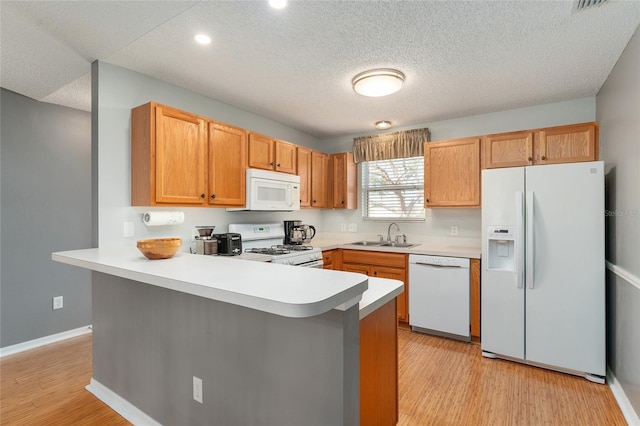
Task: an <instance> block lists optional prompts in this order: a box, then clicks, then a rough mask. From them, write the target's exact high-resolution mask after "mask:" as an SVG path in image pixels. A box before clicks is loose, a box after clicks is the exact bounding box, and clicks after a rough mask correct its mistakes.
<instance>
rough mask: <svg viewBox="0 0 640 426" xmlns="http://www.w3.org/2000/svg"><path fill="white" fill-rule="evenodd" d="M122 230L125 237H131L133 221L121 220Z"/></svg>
mask: <svg viewBox="0 0 640 426" xmlns="http://www.w3.org/2000/svg"><path fill="white" fill-rule="evenodd" d="M122 232H123V234H124V237H125V238H131V237H133V222H122Z"/></svg>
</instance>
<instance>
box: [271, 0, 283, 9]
mask: <svg viewBox="0 0 640 426" xmlns="http://www.w3.org/2000/svg"><path fill="white" fill-rule="evenodd" d="M269 6H271V7H272V8H274V9H284V8H285V7H287V0H269Z"/></svg>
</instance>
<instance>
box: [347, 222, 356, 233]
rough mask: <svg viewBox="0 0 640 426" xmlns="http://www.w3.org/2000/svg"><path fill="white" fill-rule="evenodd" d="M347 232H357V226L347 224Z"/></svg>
mask: <svg viewBox="0 0 640 426" xmlns="http://www.w3.org/2000/svg"><path fill="white" fill-rule="evenodd" d="M349 232H358V224H357V223H350V224H349Z"/></svg>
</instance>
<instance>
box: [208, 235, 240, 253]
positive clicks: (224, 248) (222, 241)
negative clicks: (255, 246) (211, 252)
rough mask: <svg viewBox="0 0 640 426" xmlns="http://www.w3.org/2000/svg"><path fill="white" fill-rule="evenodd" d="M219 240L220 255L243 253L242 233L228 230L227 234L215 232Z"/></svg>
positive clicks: (215, 236)
mask: <svg viewBox="0 0 640 426" xmlns="http://www.w3.org/2000/svg"><path fill="white" fill-rule="evenodd" d="M213 237H214V238H215V239H217V240H218V254H219V255H220V256H235V255H239V254H242V237H241V236H240V234H235V233H233V232H228V233H226V234H213Z"/></svg>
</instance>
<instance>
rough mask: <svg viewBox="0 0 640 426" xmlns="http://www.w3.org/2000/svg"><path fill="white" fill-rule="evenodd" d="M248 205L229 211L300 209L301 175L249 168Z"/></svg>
mask: <svg viewBox="0 0 640 426" xmlns="http://www.w3.org/2000/svg"><path fill="white" fill-rule="evenodd" d="M246 201H247V203H246V207H241V208H229V209H227V211H242V210H252V211H293V210H300V176H296V175H290V174H288V173H280V172H272V171H269V170H260V169H247V192H246Z"/></svg>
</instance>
